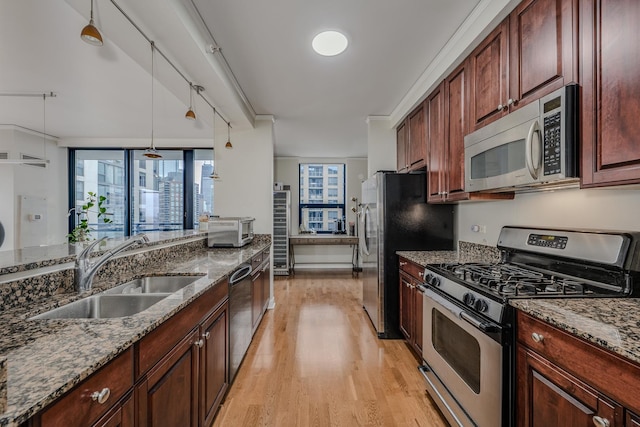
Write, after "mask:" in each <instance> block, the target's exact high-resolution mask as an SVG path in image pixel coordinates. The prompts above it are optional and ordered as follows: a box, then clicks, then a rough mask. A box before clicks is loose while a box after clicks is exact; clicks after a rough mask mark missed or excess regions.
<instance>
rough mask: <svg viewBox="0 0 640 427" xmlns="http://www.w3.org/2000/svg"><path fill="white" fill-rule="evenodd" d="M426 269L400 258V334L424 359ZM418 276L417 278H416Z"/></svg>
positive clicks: (419, 356) (417, 354) (418, 355)
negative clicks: (423, 303) (423, 327)
mask: <svg viewBox="0 0 640 427" xmlns="http://www.w3.org/2000/svg"><path fill="white" fill-rule="evenodd" d="M423 274H424V269H423V268H422V267H420V266H418V265H417V264H414V263H412V262H411V261H409V260H407V259H405V258H400V332H402V335H404V338H405V340H406V342H407V344H409V346H410V348H411V349H412V350H413V352H414V353H415V355H416V356H417V357H418V358H419V359H421V358H422V293H421V292H420V291H419V290H418V288H417V286H418V285H419V284H420V283H422V276H423ZM416 276H417V277H416Z"/></svg>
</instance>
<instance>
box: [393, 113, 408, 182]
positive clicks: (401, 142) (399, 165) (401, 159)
mask: <svg viewBox="0 0 640 427" xmlns="http://www.w3.org/2000/svg"><path fill="white" fill-rule="evenodd" d="M407 141H408V139H407V126H406V123H405V122H402V123H400V124H399V125H398V127H397V128H396V170H397V171H398V172H407V171H408V170H409V161H408V157H409V156H408V153H407Z"/></svg>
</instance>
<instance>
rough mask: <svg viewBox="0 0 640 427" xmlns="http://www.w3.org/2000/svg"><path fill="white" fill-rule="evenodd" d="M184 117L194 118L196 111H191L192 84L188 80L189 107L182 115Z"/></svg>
mask: <svg viewBox="0 0 640 427" xmlns="http://www.w3.org/2000/svg"><path fill="white" fill-rule="evenodd" d="M184 118H185V119H189V120H195V119H196V113H195V112H194V111H193V84H191V82H189V109H188V110H187V114H185V115H184Z"/></svg>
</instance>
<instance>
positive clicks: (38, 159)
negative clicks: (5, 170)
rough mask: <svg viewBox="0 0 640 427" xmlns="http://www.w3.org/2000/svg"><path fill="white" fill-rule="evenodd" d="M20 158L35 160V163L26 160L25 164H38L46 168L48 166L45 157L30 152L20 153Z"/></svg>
mask: <svg viewBox="0 0 640 427" xmlns="http://www.w3.org/2000/svg"><path fill="white" fill-rule="evenodd" d="M20 158H21V159H22V160H35V162H33V163H31V162H24V164H25V165H29V166H36V167H38V168H46V167H47V161H46V160H45V159H43V158H42V157H35V156H30V155H28V154H20Z"/></svg>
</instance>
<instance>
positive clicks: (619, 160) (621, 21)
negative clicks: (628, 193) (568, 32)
mask: <svg viewBox="0 0 640 427" xmlns="http://www.w3.org/2000/svg"><path fill="white" fill-rule="evenodd" d="M639 21H640V2H639V1H638V0H583V1H581V2H580V28H581V30H580V31H581V34H580V76H581V80H582V117H581V118H582V165H581V166H582V171H581V175H582V186H583V187H597V186H605V185H620V184H637V183H640V143H638V135H639V134H640V120H639V118H640V79H639V78H638V76H640V45H639V44H638V40H640V26H638V22H639Z"/></svg>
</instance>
